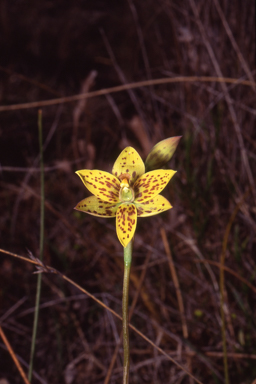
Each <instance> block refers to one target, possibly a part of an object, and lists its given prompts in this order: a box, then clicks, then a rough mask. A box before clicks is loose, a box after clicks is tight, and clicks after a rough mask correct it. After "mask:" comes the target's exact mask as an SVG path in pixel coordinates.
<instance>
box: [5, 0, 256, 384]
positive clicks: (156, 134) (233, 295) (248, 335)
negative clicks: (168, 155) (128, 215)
mask: <svg viewBox="0 0 256 384" xmlns="http://www.w3.org/2000/svg"><path fill="white" fill-rule="evenodd" d="M0 52H1V56H0V101H1V106H4V107H5V106H6V107H7V106H9V105H12V104H20V103H30V102H34V101H42V100H47V99H53V98H57V97H63V96H71V95H74V94H79V93H84V92H88V91H95V90H100V89H103V88H109V87H113V86H116V85H122V84H123V85H125V84H128V83H130V82H136V81H142V80H151V79H157V78H164V77H178V76H185V77H187V76H200V77H201V76H217V77H221V76H223V77H230V78H234V79H237V80H240V81H242V80H249V81H251V84H247V85H244V84H224V83H217V82H214V81H212V82H199V81H194V82H187V81H186V79H184V81H183V82H179V83H175V84H162V85H151V86H147V87H138V88H134V89H132V90H129V91H122V92H118V93H111V92H109V93H108V94H106V95H105V96H98V97H93V98H90V99H87V100H83V101H76V102H70V103H62V104H56V105H52V106H48V107H43V108H42V113H43V135H44V143H45V144H44V145H45V148H44V161H45V197H46V203H45V210H46V212H45V216H46V224H45V252H44V261H45V263H46V264H48V265H51V266H53V267H54V268H57V269H58V270H60V271H61V272H62V273H64V274H66V275H67V276H68V277H70V278H72V279H73V280H74V281H76V282H77V283H78V284H80V285H82V286H83V287H85V288H86V289H87V290H88V291H90V292H91V293H93V294H94V295H95V296H96V297H98V298H100V299H101V300H102V301H103V302H104V303H105V304H106V305H109V306H110V307H111V308H113V309H114V310H115V311H117V312H118V313H121V289H122V276H123V266H122V263H123V261H122V248H121V246H120V244H119V242H118V240H117V237H116V234H115V222H114V220H112V219H109V220H104V219H100V218H95V217H91V216H89V215H85V214H82V213H79V212H75V211H74V210H73V207H74V206H75V205H76V204H77V203H78V201H80V200H81V199H83V198H84V197H86V196H88V195H89V193H88V191H86V190H85V188H84V187H83V185H82V183H81V181H80V180H79V178H78V177H77V176H76V175H75V173H74V172H75V171H76V170H77V169H83V168H94V169H102V170H105V171H111V169H112V165H113V163H114V161H115V159H116V157H117V156H118V154H119V153H120V152H121V150H122V149H123V148H124V147H125V146H127V145H131V146H133V147H134V148H136V150H137V151H138V152H139V153H140V154H141V157H142V158H143V159H144V160H145V158H146V156H147V154H148V152H149V151H150V149H151V148H152V147H153V145H155V144H156V143H157V142H158V141H160V140H163V139H164V138H167V137H171V136H180V135H182V139H181V141H180V144H179V146H178V148H177V150H176V152H175V154H174V156H173V158H172V160H171V161H170V163H169V164H168V167H169V168H172V169H175V170H177V171H178V172H177V174H176V175H175V177H174V178H173V180H172V182H171V183H170V184H169V185H168V187H167V188H166V189H165V190H164V192H163V194H164V196H166V197H167V198H168V200H169V201H170V202H171V203H172V205H173V207H174V208H173V209H172V210H171V211H168V212H166V213H164V214H162V215H160V216H155V217H151V218H148V219H141V220H139V221H138V228H137V232H136V237H135V245H134V258H133V269H132V275H131V287H130V297H131V301H132V299H133V298H134V297H135V296H136V295H138V299H137V303H136V306H135V310H134V314H133V317H132V320H131V322H132V323H133V324H134V325H135V326H136V327H137V328H138V329H140V330H141V331H142V332H143V333H144V334H145V335H146V336H147V337H149V338H150V339H151V340H152V341H154V342H155V343H156V344H157V345H159V346H160V347H161V348H163V349H164V350H165V351H166V352H167V353H169V354H170V356H172V357H173V358H174V359H175V360H177V361H178V362H179V363H181V364H182V365H184V366H186V367H187V369H189V370H190V371H191V373H192V374H193V375H194V376H196V377H197V378H198V379H199V380H200V381H202V382H203V383H207V384H208V383H209V384H210V383H222V382H224V379H223V377H224V372H223V350H222V337H221V318H220V291H219V270H220V265H219V262H220V256H221V252H222V244H223V241H224V236H225V231H226V229H227V226H228V224H229V223H230V218H231V216H232V214H233V212H234V210H235V209H236V207H237V204H239V209H238V212H237V214H236V216H235V218H234V220H233V221H232V226H231V230H230V233H229V236H228V243H227V249H226V252H225V256H226V259H225V265H226V267H227V268H228V269H227V270H226V272H225V308H224V309H225V319H226V338H227V351H228V367H229V374H230V381H231V382H232V383H244V384H251V383H252V382H253V380H255V378H256V365H255V359H256V348H255V345H256V324H255V292H256V288H255V274H256V268H255V250H256V240H255V228H256V223H255V215H256V204H255V202H256V189H255V174H256V164H255V162H256V156H255V148H256V130H255V116H256V109H255V84H254V85H253V81H254V79H255V4H254V3H253V2H249V1H247V2H244V1H241V0H237V1H232V2H230V1H226V0H224V1H222V2H221V3H219V2H218V0H211V1H207V2H205V1H202V0H182V1H175V0H158V1H152V0H148V1H147V2H145V1H138V0H127V1H114V0H111V1H108V2H106V1H102V0H94V1H93V2H91V1H72V2H70V1H51V0H49V1H44V2H34V1H29V0H27V1H25V0H21V1H15V2H8V1H7V0H1V1H0ZM37 113H38V108H26V109H19V108H18V107H17V109H15V110H12V111H7V110H6V111H2V112H1V113H0V172H1V174H0V209H1V216H0V248H2V249H5V250H8V251H10V252H14V253H17V254H20V255H25V256H26V255H27V254H28V252H27V249H29V250H30V251H31V252H32V253H33V254H34V255H35V256H38V252H39V233H40V169H39V155H38V154H39V148H38V129H37ZM168 250H169V251H170V252H171V253H169V256H168V252H169V251H168ZM170 255H171V257H172V259H173V261H174V266H175V270H176V273H177V276H176V277H177V279H178V283H179V286H180V289H181V294H182V298H183V302H184V316H182V313H181V310H180V306H179V304H178V301H177V296H176V293H177V286H176V284H175V282H174V280H173V275H172V273H171V269H170V264H171V262H170ZM33 271H34V268H33V267H32V266H31V265H30V264H26V263H25V262H21V261H17V260H15V259H13V258H11V257H10V256H7V255H4V254H3V253H1V255H0V322H1V326H2V328H3V330H4V331H5V333H6V335H7V337H8V339H9V341H10V343H11V345H12V347H13V349H14V351H15V353H16V354H17V356H18V357H19V359H20V360H21V362H22V364H23V365H24V369H25V370H26V362H28V361H29V353H30V343H31V329H32V323H33V310H34V309H33V308H34V302H35V290H36V277H35V275H33V274H32V272H33ZM143 273H144V277H143V278H141V276H142V274H143ZM140 279H142V280H141V284H140ZM248 284H249V285H248ZM140 285H141V286H140ZM41 304H42V305H41V309H40V317H39V331H38V340H37V345H36V357H35V372H36V374H37V377H34V378H33V382H35V383H36V382H41V383H51V384H55V383H56V384H58V383H65V384H71V383H74V384H75V383H77V384H79V383H83V384H86V383H88V384H89V383H90V384H99V383H104V384H107V383H113V384H114V383H120V382H121V380H122V379H121V378H122V349H121V347H120V348H119V352H118V354H117V358H116V360H115V363H114V367H113V370H112V372H111V374H110V376H109V378H107V377H108V376H107V373H108V371H109V367H110V363H111V360H112V356H113V354H114V350H115V347H116V345H117V343H118V340H119V335H120V331H121V322H120V321H119V320H117V319H115V318H113V316H112V315H110V314H109V313H108V312H107V311H106V310H104V309H102V308H101V307H100V306H99V305H98V304H96V303H95V302H94V301H93V300H92V299H88V298H87V297H86V296H85V295H83V294H81V293H80V292H79V291H77V290H76V289H74V288H73V287H72V286H70V285H68V284H67V283H66V282H64V281H63V280H62V279H61V278H59V277H58V276H55V275H43V287H42V299H41ZM184 324H185V328H186V329H187V334H186V331H184ZM0 379H5V380H7V383H22V379H21V378H20V377H19V374H18V372H17V369H16V367H15V366H14V364H13V362H12V360H11V357H10V356H9V354H8V352H7V351H6V349H5V347H4V344H3V342H2V341H0ZM130 382H131V384H133V383H154V384H157V383H160V382H162V383H190V384H191V383H193V381H191V379H189V378H188V377H187V376H186V375H185V374H184V372H183V371H181V370H180V369H179V368H177V367H176V366H175V365H173V364H171V363H170V361H167V360H166V358H165V357H164V356H162V355H160V354H159V353H158V352H156V350H154V349H153V348H152V347H151V346H150V345H148V344H147V343H146V342H145V341H144V340H143V339H141V338H140V337H139V336H138V335H136V334H135V333H134V332H131V380H130Z"/></svg>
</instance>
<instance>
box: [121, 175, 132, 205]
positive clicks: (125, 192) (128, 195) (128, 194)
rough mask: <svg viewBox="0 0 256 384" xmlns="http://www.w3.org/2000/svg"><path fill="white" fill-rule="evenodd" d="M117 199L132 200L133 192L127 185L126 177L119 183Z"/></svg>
mask: <svg viewBox="0 0 256 384" xmlns="http://www.w3.org/2000/svg"><path fill="white" fill-rule="evenodd" d="M119 199H120V200H121V201H133V200H134V192H133V189H132V188H131V187H130V186H129V182H128V180H127V179H126V178H123V179H122V181H121V184H120V191H119Z"/></svg>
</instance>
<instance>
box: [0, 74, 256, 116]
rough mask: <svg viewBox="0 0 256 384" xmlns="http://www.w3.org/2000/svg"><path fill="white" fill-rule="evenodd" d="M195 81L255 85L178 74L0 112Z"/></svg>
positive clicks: (17, 106) (232, 80)
mask: <svg viewBox="0 0 256 384" xmlns="http://www.w3.org/2000/svg"><path fill="white" fill-rule="evenodd" d="M196 81H201V82H210V83H211V82H216V83H228V84H237V85H245V86H255V85H256V83H255V82H253V83H252V82H251V81H248V80H239V79H232V78H229V77H223V76H219V77H216V76H179V77H172V78H161V79H153V80H145V81H138V82H135V83H128V84H124V85H118V86H116V87H111V88H106V89H101V90H99V91H93V92H88V93H86V94H82V95H81V94H78V95H74V96H67V97H60V98H57V99H52V100H44V101H34V102H31V103H21V104H13V105H7V106H5V105H2V106H0V112H4V111H17V110H21V109H30V108H42V107H49V106H51V105H58V104H64V103H71V102H73V101H78V100H82V99H88V98H92V97H98V96H104V95H107V94H110V93H116V92H123V91H126V90H129V89H136V88H141V87H149V86H151V85H160V84H172V83H186V82H189V83H193V82H196Z"/></svg>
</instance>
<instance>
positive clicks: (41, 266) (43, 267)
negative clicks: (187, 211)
mask: <svg viewBox="0 0 256 384" xmlns="http://www.w3.org/2000/svg"><path fill="white" fill-rule="evenodd" d="M0 252H3V253H6V254H8V255H10V256H14V257H16V258H18V259H21V260H26V261H27V262H29V263H33V264H35V265H37V268H38V272H39V273H43V272H44V273H55V274H58V275H59V276H61V277H62V279H64V280H66V281H67V282H69V283H70V284H72V285H73V286H74V287H76V288H77V289H79V290H80V291H81V292H83V293H85V294H86V295H87V296H89V297H90V298H91V299H93V300H94V301H96V303H98V304H99V305H100V306H102V307H103V308H104V309H106V310H108V311H109V312H110V313H111V314H112V315H114V316H115V317H117V318H118V319H119V320H122V317H121V316H120V315H118V313H116V312H115V311H114V310H113V309H111V308H110V307H108V306H107V305H106V304H104V303H103V302H102V301H101V300H99V299H98V298H97V297H95V296H94V295H92V294H91V293H90V292H88V291H87V290H86V289H84V288H82V287H81V286H79V285H78V284H76V283H75V282H74V281H73V280H71V279H69V278H68V277H67V276H65V275H63V274H62V273H61V272H59V271H57V270H56V269H55V268H52V267H50V266H47V265H45V264H43V263H42V262H41V261H40V260H37V259H36V258H34V257H33V260H31V259H27V258H25V257H23V256H19V255H16V254H13V253H11V252H8V251H5V250H3V249H0ZM36 260H37V261H36ZM129 327H130V328H131V329H132V330H133V331H134V332H136V333H137V334H138V335H139V336H141V337H142V338H143V339H144V340H145V341H147V342H148V343H149V344H150V345H151V346H152V347H154V348H156V349H157V350H158V352H160V353H161V354H163V355H164V356H166V357H167V359H168V360H170V361H171V362H172V363H174V364H175V365H176V366H177V367H178V368H180V369H181V370H183V371H184V372H185V373H186V374H187V375H188V376H190V377H192V378H193V379H194V380H195V382H196V383H198V384H202V382H201V381H199V380H198V379H197V378H196V377H194V376H193V375H191V373H190V372H189V371H188V370H187V369H186V368H184V367H183V366H182V365H180V364H179V363H178V362H177V361H175V360H174V359H173V358H172V357H171V356H169V355H168V354H167V353H166V352H165V351H164V350H163V349H162V348H160V347H158V346H157V345H156V344H155V343H154V342H153V341H151V340H150V339H149V338H148V337H146V336H145V335H144V334H143V333H142V332H140V331H139V330H138V329H137V328H136V327H134V326H133V325H132V324H130V323H129ZM26 384H29V382H28V381H27V382H26Z"/></svg>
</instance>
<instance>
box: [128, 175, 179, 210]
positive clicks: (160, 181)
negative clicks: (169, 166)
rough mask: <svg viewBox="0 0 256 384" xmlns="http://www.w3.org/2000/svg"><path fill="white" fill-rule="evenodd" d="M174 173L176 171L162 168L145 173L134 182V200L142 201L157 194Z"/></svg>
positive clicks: (136, 201)
mask: <svg viewBox="0 0 256 384" xmlns="http://www.w3.org/2000/svg"><path fill="white" fill-rule="evenodd" d="M175 173H176V171H173V170H164V169H158V170H156V171H151V172H148V173H145V174H144V175H143V176H141V177H140V178H139V179H138V180H137V181H136V182H135V184H134V192H135V200H134V202H135V203H144V202H146V201H148V200H150V199H152V198H153V197H155V196H156V195H158V194H159V193H160V192H161V191H162V190H163V189H164V187H165V186H166V185H167V184H168V182H169V181H170V179H171V178H172V176H173V175H174V174H175Z"/></svg>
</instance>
